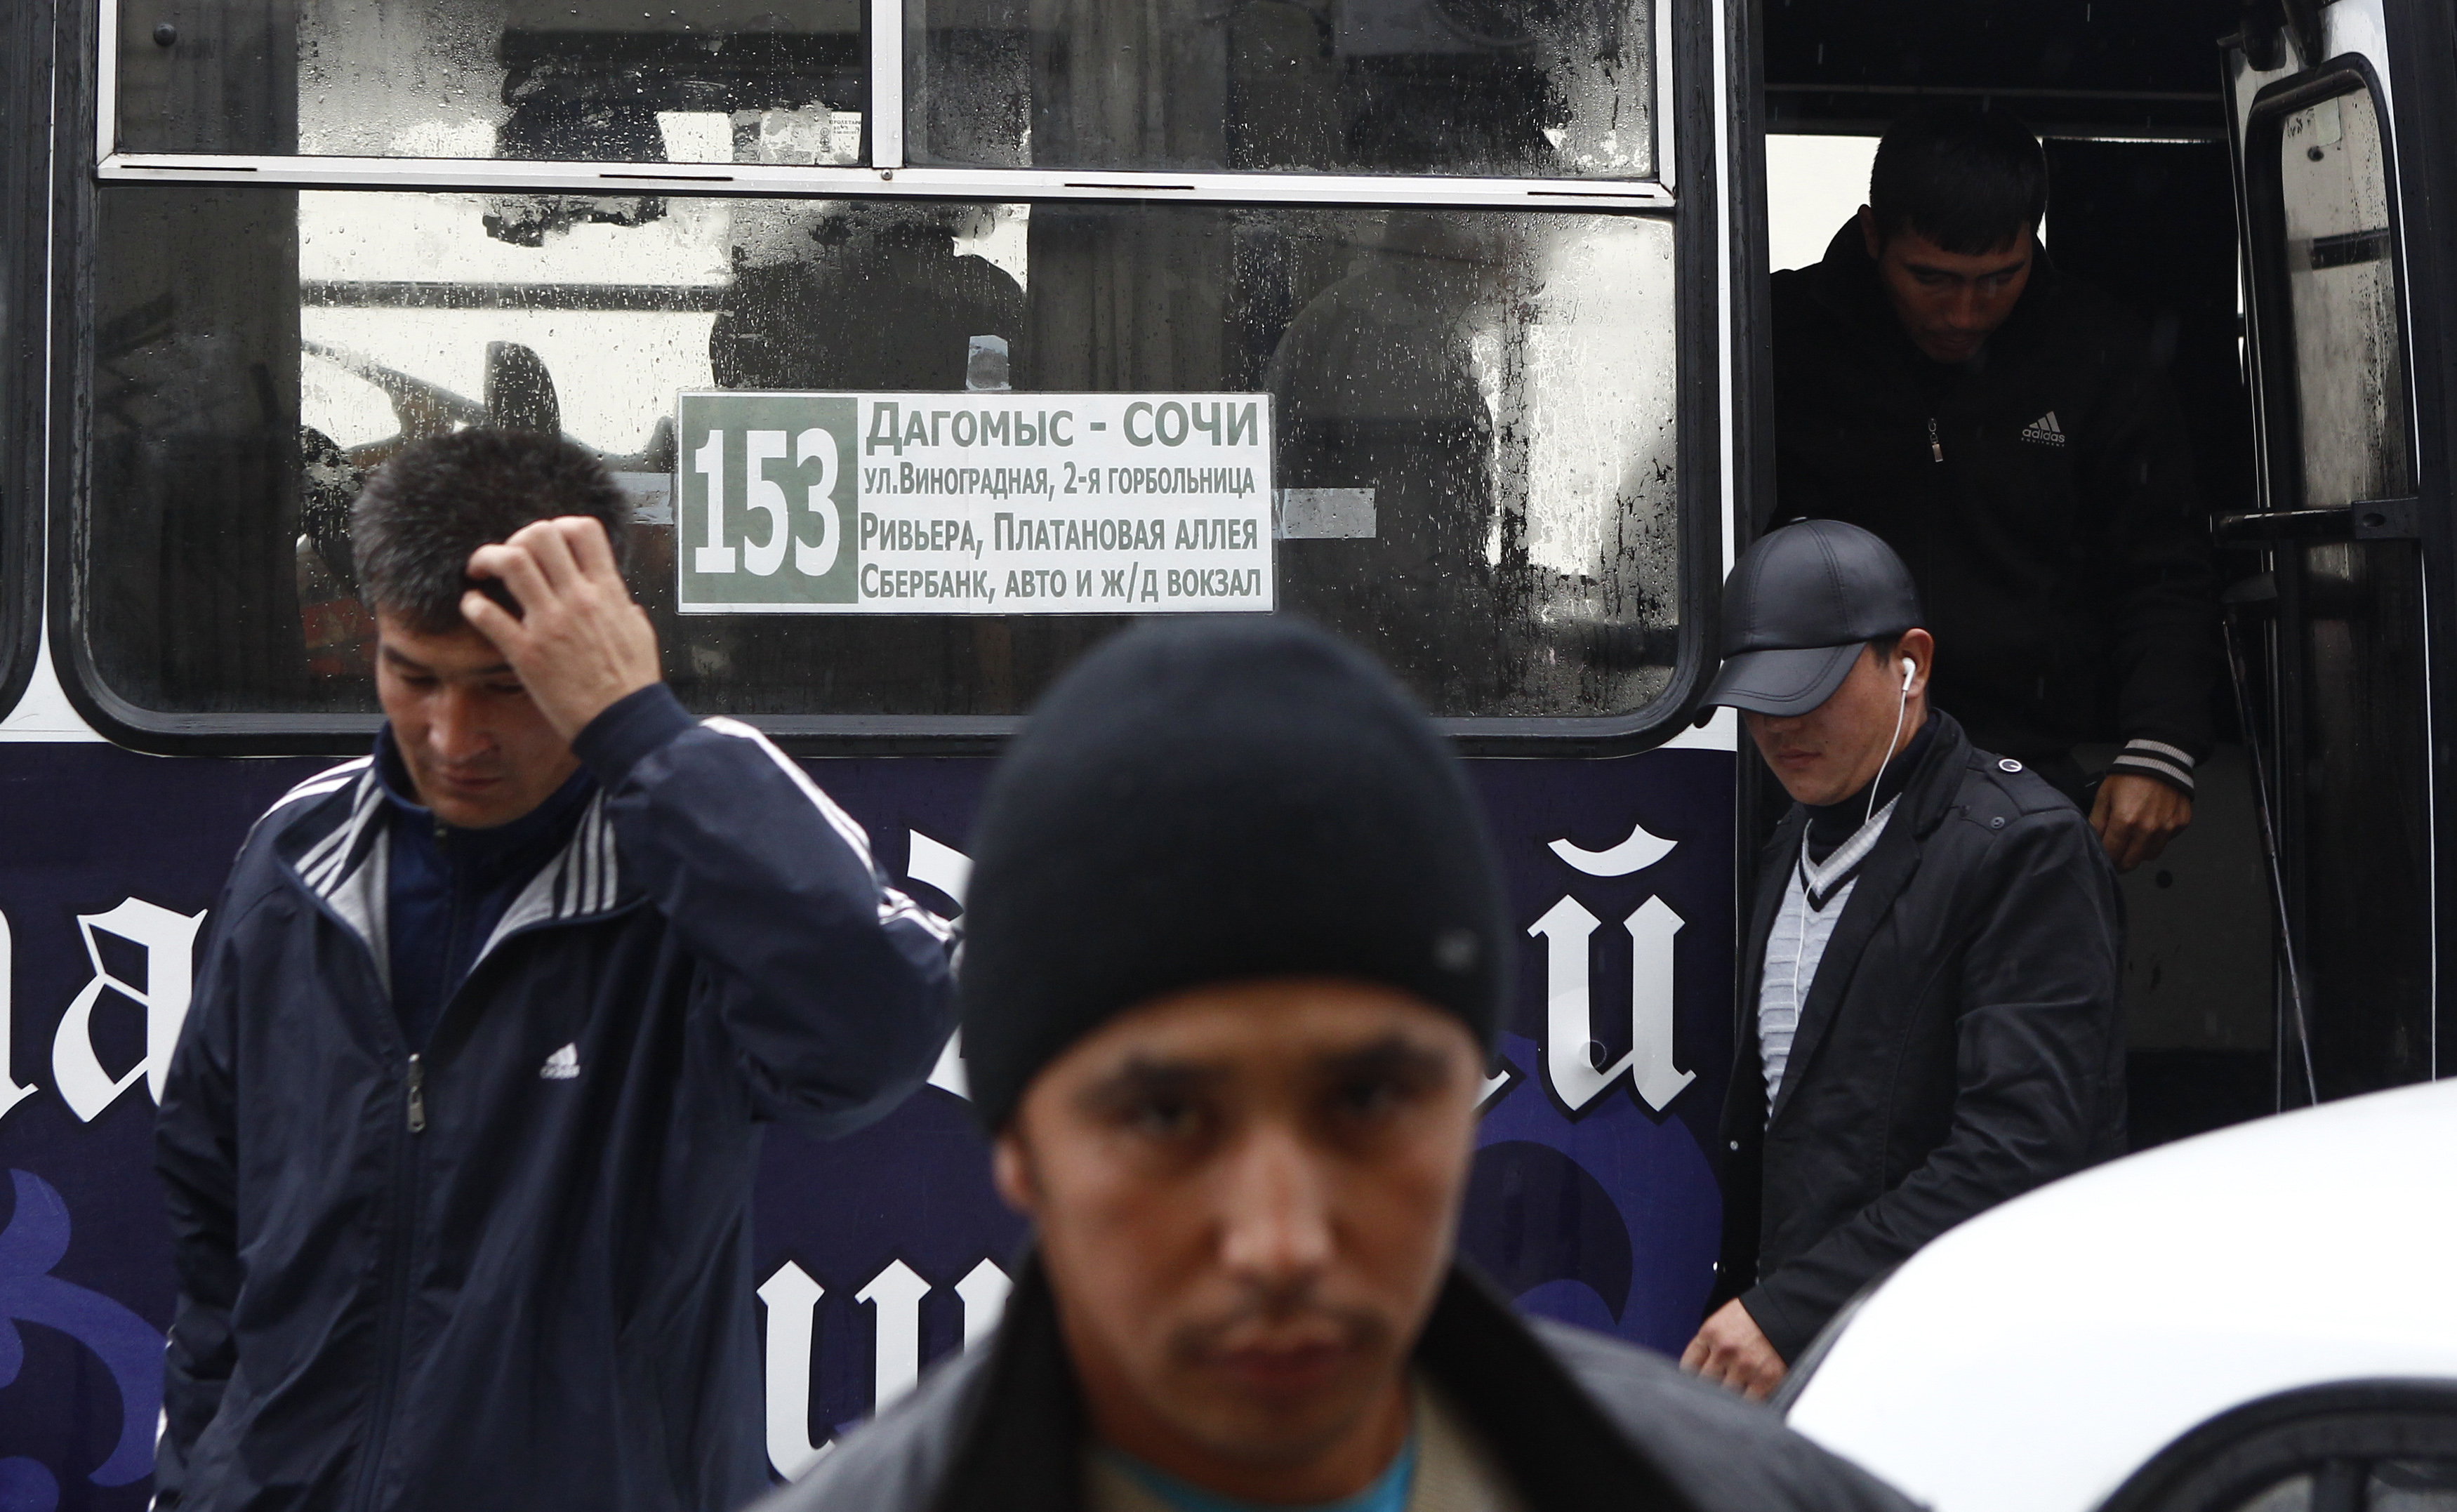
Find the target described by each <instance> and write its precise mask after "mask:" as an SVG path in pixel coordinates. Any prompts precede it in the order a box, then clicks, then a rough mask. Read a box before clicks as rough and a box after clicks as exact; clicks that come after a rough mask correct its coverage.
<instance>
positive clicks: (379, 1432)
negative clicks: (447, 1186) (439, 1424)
mask: <svg viewBox="0 0 2457 1512" xmlns="http://www.w3.org/2000/svg"><path fill="white" fill-rule="evenodd" d="M402 1111H403V1124H404V1125H405V1126H406V1127H407V1129H408V1134H407V1136H406V1137H404V1138H403V1140H402V1142H401V1153H400V1154H399V1156H398V1157H397V1158H396V1159H395V1160H394V1161H393V1203H394V1209H393V1211H394V1221H393V1234H392V1254H391V1257H390V1264H389V1265H388V1266H387V1268H386V1270H387V1273H388V1274H386V1276H385V1278H384V1281H385V1285H384V1292H385V1295H384V1311H383V1330H382V1335H381V1340H382V1342H381V1344H380V1345H379V1347H378V1349H377V1352H376V1354H377V1370H376V1399H375V1404H374V1411H373V1412H371V1413H370V1414H368V1419H367V1433H366V1439H365V1442H364V1447H363V1448H362V1450H361V1452H362V1453H363V1454H365V1456H366V1464H365V1468H363V1469H362V1470H361V1471H360V1473H359V1494H358V1497H357V1499H356V1504H357V1505H358V1506H359V1507H361V1508H368V1507H372V1506H374V1505H375V1504H376V1484H377V1481H379V1480H380V1479H381V1478H382V1474H383V1462H384V1450H385V1447H386V1442H387V1440H390V1438H391V1437H392V1412H393V1397H394V1394H395V1391H396V1389H397V1386H398V1377H400V1375H401V1356H402V1348H403V1338H402V1336H403V1334H404V1333H406V1332H407V1331H408V1327H409V1291H410V1287H409V1268H410V1262H411V1261H412V1260H413V1259H414V1258H415V1257H416V1254H417V1248H418V1246H417V1238H416V1234H417V1229H418V1144H417V1139H418V1136H419V1135H420V1134H423V1133H424V1132H425V1131H426V1063H425V1061H424V1060H423V1058H421V1057H420V1056H418V1055H415V1054H413V1055H411V1056H410V1058H409V1061H408V1064H407V1065H406V1066H405V1067H403V1073H402Z"/></svg>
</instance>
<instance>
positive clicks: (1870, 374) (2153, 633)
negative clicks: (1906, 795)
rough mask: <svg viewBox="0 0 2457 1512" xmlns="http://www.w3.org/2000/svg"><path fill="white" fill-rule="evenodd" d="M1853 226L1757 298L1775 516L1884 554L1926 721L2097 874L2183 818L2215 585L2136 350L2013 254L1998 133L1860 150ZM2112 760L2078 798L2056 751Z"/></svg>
mask: <svg viewBox="0 0 2457 1512" xmlns="http://www.w3.org/2000/svg"><path fill="white" fill-rule="evenodd" d="M2046 209H2047V165H2046V160H2045V158H2044V157H2043V156H2042V155H2041V154H2040V151H2039V146H2038V143H2037V142H2036V141H2035V140H2034V138H2033V137H2032V136H2031V135H2030V134H2029V133H2028V132H2027V131H2025V130H2024V129H2023V128H2022V127H2020V126H2019V125H2018V124H2017V123H2014V122H2013V121H2011V120H2009V119H2008V118H2006V117H2005V115H2004V114H2002V113H2001V112H1996V113H1991V114H1978V113H1974V112H1972V111H1969V110H1967V109H1962V108H1958V107H1949V108H1940V109H1931V110H1929V111H1925V112H1922V113H1920V114H1914V115H1912V116H1910V117H1907V118H1906V119H1905V120H1903V121H1902V122H1899V123H1897V124H1896V125H1895V126H1894V127H1893V129H1891V130H1890V131H1889V132H1888V133H1887V134H1886V137H1885V140H1884V142H1883V143H1882V144H1881V145H1880V146H1879V148H1878V151H1877V159H1876V166H1875V169H1874V171H1873V172H1872V173H1871V175H1870V179H1869V205H1867V206H1865V207H1863V208H1862V210H1861V211H1860V214H1859V217H1857V218H1856V219H1854V220H1853V221H1851V222H1849V223H1848V224H1846V225H1845V226H1844V227H1843V228H1842V230H1840V231H1839V232H1837V233H1836V234H1835V237H1834V239H1833V242H1832V244H1831V245H1829V246H1828V247H1827V252H1826V258H1825V260H1824V261H1822V262H1819V263H1817V264H1816V265H1815V266H1813V267H1807V268H1800V269H1795V270H1792V271H1789V272H1785V273H1778V274H1776V275H1775V276H1774V280H1773V301H1774V382H1775V416H1776V419H1775V424H1776V480H1777V481H1776V487H1777V490H1778V495H1779V499H1778V506H1777V515H1778V518H1780V519H1786V520H1797V519H1818V518H1825V519H1836V520H1848V521H1849V522H1851V523H1852V524H1854V525H1858V526H1862V527H1864V528H1868V529H1869V530H1872V531H1874V532H1875V533H1876V534H1877V535H1878V536H1879V537H1881V538H1883V539H1884V540H1885V542H1886V543H1887V544H1888V545H1889V546H1891V547H1892V548H1893V549H1895V551H1896V552H1898V553H1900V555H1901V556H1902V558H1903V560H1904V561H1905V562H1906V563H1908V564H1909V565H1910V570H1911V573H1912V575H1913V576H1914V577H1915V578H1917V579H1918V582H1919V587H1920V592H1921V594H1922V596H1923V597H1924V598H1925V600H1926V601H1927V606H1928V612H1929V628H1930V629H1931V630H1933V631H1934V632H1936V636H1937V644H1938V652H1937V667H1936V697H1937V702H1938V703H1939V704H1940V705H1941V706H1942V707H1945V708H1948V709H1951V710H1952V711H1953V712H1954V714H1955V715H1956V716H1957V717H1959V718H1960V719H1961V720H1962V721H1963V723H1964V724H1965V725H1966V726H1967V727H1968V728H1969V729H1970V731H1971V735H1972V739H1973V740H1975V741H1977V742H1978V743H1979V744H1980V745H1981V746H1982V747H1984V748H1986V749H1988V750H1991V751H1995V752H1998V753H2000V754H2003V755H2006V756H2013V757H2015V758H2017V759H2019V760H2021V761H2022V762H2024V763H2025V764H2026V765H2028V766H2030V767H2031V768H2032V769H2034V770H2035V771H2037V772H2038V773H2039V774H2040V775H2041V776H2043V777H2048V778H2049V779H2050V780H2051V781H2053V782H2054V783H2055V785H2056V786H2057V787H2058V788H2059V789H2060V790H2062V791H2063V792H2064V793H2065V794H2066V795H2067V796H2068V797H2072V798H2074V799H2075V802H2076V803H2078V804H2080V805H2081V806H2082V808H2083V810H2084V812H2085V813H2087V814H2088V815H2089V816H2090V819H2091V823H2092V827H2093V828H2094V829H2095V830H2096V831H2097V833H2098V835H2099V837H2100V839H2101V840H2102V842H2103V843H2104V844H2105V845H2106V847H2107V851H2108V855H2109V857H2110V859H2111V860H2114V861H2115V862H2116V866H2117V867H2118V868H2119V869H2122V870H2130V869H2132V868H2133V867H2134V866H2137V865H2138V864H2140V863H2141V862H2142V861H2145V860H2150V859H2151V858H2152V857H2154V856H2156V855H2157V854H2158V851H2159V850H2160V848H2161V847H2163V846H2164V845H2165V844H2166V842H2167V840H2168V839H2170V838H2172V837H2173V836H2174V835H2175V834H2176V833H2177V832H2178V831H2179V830H2181V829H2182V828H2183V827H2184V826H2185V825H2186V824H2187V823H2189V822H2190V821H2191V818H2192V793H2193V767H2194V764H2195V763H2196V762H2198V761H2199V760H2200V759H2201V758H2202V757H2204V756H2207V755H2208V752H2209V744H2210V738H2211V735H2210V723H2209V703H2210V694H2211V691H2212V687H2213V679H2214V677H2215V675H2216V669H2217V623H2218V608H2217V602H2218V601H2217V596H2216V594H2217V578H2216V571H2215V569H2214V567H2213V565H2212V561H2211V554H2210V548H2209V543H2208V539H2207V534H2206V531H2205V530H2204V528H2203V526H2202V523H2201V520H2200V509H2201V502H2200V500H2199V496H2198V494H2197V492H2196V489H2195V484H2194V480H2193V466H2192V457H2191V454H2190V451H2189V449H2188V447H2187V445H2186V442H2185V437H2184V431H2183V425H2182V420H2181V417H2180V415H2179V413H2178V409H2177V407H2176V404H2175V400H2174V398H2173V397H2172V396H2171V395H2170V393H2169V392H2168V388H2167V383H2166V381H2165V378H2164V376H2163V375H2162V373H2161V371H2160V363H2159V362H2158V359H2157V358H2156V357H2155V356H2154V354H2153V352H2152V348H2151V342H2150V340H2149V337H2148V333H2147V332H2146V331H2145V330H2144V329H2143V328H2142V327H2141V325H2140V324H2139V323H2138V322H2137V321H2135V320H2133V319H2132V318H2131V317H2130V316H2128V315H2127V314H2125V313H2124V312H2123V311H2122V310H2121V309H2119V308H2118V307H2117V306H2116V304H2115V303H2114V301H2112V300H2109V299H2108V298H2107V297H2106V296H2104V295H2102V294H2100V293H2099V292H2098V291H2096V289H2093V288H2091V287H2089V286H2088V285H2086V284H2084V283H2082V282H2080V281H2079V280H2075V279H2073V278H2070V277H2068V276H2066V275H2064V274H2063V273H2061V272H2059V271H2058V270H2057V268H2056V266H2055V264H2054V262H2053V261H2051V260H2050V259H2049V257H2048V255H2047V253H2046V252H2045V251H2044V250H2043V249H2042V248H2041V247H2040V246H2039V244H2038V242H2037V241H2036V239H2035V237H2034V233H2035V232H2036V230H2037V228H2038V226H2039V223H2040V217H2042V215H2044V214H2045V212H2046ZM2099 740H2108V741H2114V742H2117V743H2119V744H2120V746H2121V749H2120V751H2119V753H2118V755H2117V756H2116V759H2115V762H2114V764H2113V765H2112V766H2111V768H2110V769H2109V771H2108V773H2107V776H2106V777H2105V779H2104V780H2103V781H2102V782H2101V783H2100V784H2099V787H2098V789H2097V792H2096V794H2095V795H2093V794H2091V793H2090V792H2088V790H2087V789H2086V787H2085V777H2084V774H2083V772H2082V770H2081V768H2080V767H2079V766H2078V765H2077V764H2076V763H2075V758H2074V756H2073V749H2074V747H2075V745H2077V744H2082V743H2086V742H2091V741H2099Z"/></svg>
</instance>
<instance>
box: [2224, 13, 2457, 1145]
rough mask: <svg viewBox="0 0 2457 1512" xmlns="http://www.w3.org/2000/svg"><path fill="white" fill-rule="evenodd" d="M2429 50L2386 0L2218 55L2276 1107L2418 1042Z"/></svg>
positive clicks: (2434, 368)
mask: <svg viewBox="0 0 2457 1512" xmlns="http://www.w3.org/2000/svg"><path fill="white" fill-rule="evenodd" d="M2449 57H2450V47H2449V35H2448V20H2447V16H2446V15H2445V14H2434V13H2431V11H2430V8H2428V7H2424V6H2410V7H2409V6H2401V5H2398V4H2394V3H2388V0H2338V3H2337V4H2335V5H2330V6H2326V7H2320V8H2316V7H2312V6H2309V5H2301V4H2294V3H2288V4H2286V5H2285V6H2284V7H2283V8H2282V10H2279V11H2277V12H2275V13H2273V14H2270V15H2266V16H2263V15H2261V14H2259V13H2254V14H2252V15H2250V16H2248V18H2247V24H2246V27H2245V30H2244V31H2243V32H2242V33H2240V35H2239V36H2237V37H2235V38H2232V39H2230V40H2229V42H2228V44H2227V45H2226V48H2225V52H2224V75H2225V80H2226V86H2227V93H2228V105H2229V107H2230V110H2229V115H2230V125H2231V135H2232V141H2233V143H2234V148H2235V163H2236V173H2237V182H2238V189H2239V201H2238V202H2239V205H2240V217H2241V232H2242V248H2243V279H2244V289H2245V337H2246V351H2247V359H2248V367H2249V370H2250V375H2251V378H2252V381H2253V390H2254V397H2255V409H2256V415H2257V422H2258V435H2259V451H2258V456H2259V474H2258V477H2259V484H2258V502H2257V507H2253V504H2252V501H2246V502H2245V503H2244V504H2242V505H2239V506H2237V508H2238V509H2240V510H2241V511H2242V512H2240V513H2230V512H2222V513H2221V516H2220V520H2219V522H2218V528H2219V534H2220V540H2221V542H2222V543H2224V544H2227V545H2230V546H2233V547H2236V548H2240V549H2241V550H2242V551H2243V552H2251V553H2258V555H2257V561H2258V570H2256V571H2254V572H2253V574H2252V575H2250V576H2248V577H2246V578H2245V579H2244V580H2243V581H2241V582H2240V583H2239V584H2238V585H2237V587H2236V588H2235V589H2234V590H2232V591H2231V592H2230V594H2229V607H2228V630H2229V634H2230V643H2231V644H2230V650H2231V652H2235V653H2236V657H2237V668H2238V674H2239V683H2240V687H2242V691H2243V692H2244V694H2246V702H2247V705H2248V714H2247V723H2248V725H2249V726H2250V730H2249V732H2248V733H2250V734H2251V735H2253V736H2254V737H2255V739H2256V740H2257V743H2258V749H2259V750H2260V751H2261V753H2262V755H2264V756H2266V758H2267V759H2266V760H2265V762H2264V763H2263V765H2264V766H2265V768H2266V771H2265V773H2264V777H2265V788H2266V792H2265V797H2266V799H2267V803H2268V808H2269V818H2270V819H2271V822H2272V828H2273V832H2274V835H2275V845H2274V854H2273V876H2274V878H2275V880H2276V883H2277V887H2278V898H2277V900H2276V901H2277V902H2278V904H2279V907H2280V912H2281V919H2282V921H2283V923H2284V929H2283V931H2282V935H2281V943H2282V946H2283V948H2282V949H2281V952H2280V961H2281V971H2280V973H2279V992H2278V997H2279V1014H2278V1025H2279V1041H2278V1058H2277V1063H2276V1064H2277V1067H2278V1072H2279V1082H2280V1086H2279V1095H2280V1103H2281V1106H2282V1107H2294V1106H2298V1105H2300V1104H2302V1103H2304V1102H2307V1101H2313V1100H2318V1099H2325V1098H2331V1097H2338V1096H2344V1095H2347V1094H2350V1093H2354V1092H2360V1091H2365V1090H2370V1089H2373V1088H2377V1087H2389V1086H2395V1085H2399V1084H2402V1083H2406V1082H2413V1081H2420V1080H2424V1079H2426V1078H2429V1077H2431V1076H2432V1075H2434V1074H2435V1073H2436V1068H2437V1067H2436V1061H2437V1057H2438V1054H2439V1053H2440V1052H2439V1051H2438V1047H2437V1041H2438V1035H2437V1025H2438V999H2439V973H2440V969H2441V967H2440V964H2439V960H2438V951H2437V937H2438V934H2439V923H2440V912H2441V909H2442V908H2444V907H2445V906H2446V902H2445V901H2444V900H2442V899H2441V898H2440V896H2439V891H2440V890H2439V888H2438V886H2437V882H2438V877H2439V874H2440V871H2441V869H2442V863H2441V860H2440V858H2441V857H2442V856H2444V855H2446V854H2447V839H2446V825H2447V818H2446V817H2445V814H2444V812H2443V811H2444V809H2445V807H2446V806H2445V804H2443V803H2442V802H2441V801H2440V796H2439V795H2438V794H2437V793H2436V792H2435V776H2436V769H2437V766H2438V753H2441V752H2445V751H2446V750H2447V730H2446V729H2445V725H2446V723H2447V716H2446V715H2444V714H2441V713H2438V712H2436V711H2435V709H2434V707H2433V700H2432V698H2431V692H2432V677H2433V671H2434V664H2435V660H2437V661H2439V663H2440V665H2443V666H2445V665H2447V662H2446V660H2445V656H2446V649H2447V609H2446V608H2445V607H2441V606H2443V605H2445V604H2446V602H2447V597H2448V591H2449V590H2448V587H2447V585H2448V582H2449V579H2448V574H2447V567H2448V561H2449V557H2448V550H2449V530H2448V526H2447V518H2448V511H2449V508H2450V485H2449V466H2450V460H2451V459H2450V454H2449V449H2448V445H2449V444H2448V440H2447V437H2448V428H2447V413H2446V412H2447V403H2448V399H2447V394H2446V393H2445V391H2444V385H2443V383H2442V382H2441V380H2440V377H2439V375H2440V373H2441V372H2442V370H2443V369H2444V367H2445V365H2446V363H2447V361H2448V358H2449V354H2450V351H2451V347H2450V345H2449V342H2448V340H2447V331H2446V330H2445V329H2444V328H2443V321H2444V317H2443V316H2442V315H2441V314H2440V312H2439V306H2440V305H2441V304H2443V303H2445V302H2446V300H2447V293H2448V285H2447V280H2446V276H2445V272H2444V266H2443V264H2444V258H2445V254H2443V252H2442V251H2441V250H2440V248H2441V246H2442V245H2443V244H2444V243H2445V242H2446V239H2447V235H2448V228H2447V227H2446V226H2445V225H2442V224H2441V223H2440V222H2441V220H2442V219H2444V218H2445V217H2446V216H2447V211H2446V210H2445V209H2442V208H2440V204H2441V200H2442V198H2443V197H2444V196H2445V193H2446V186H2445V185H2444V184H2441V183H2438V182H2435V181H2434V180H2435V179H2437V178H2438V177H2440V176H2445V174H2446V172H2447V170H2446V166H2445V165H2441V164H2432V163H2427V162H2425V161H2423V160H2422V159H2423V157H2424V155H2425V154H2424V153H2423V152H2422V151H2417V150H2414V149H2413V147H2412V146H2411V144H2415V143H2424V142H2429V143H2435V144H2436V143H2439V142H2443V141H2445V140H2447V135H2446V131H2445V121H2444V120H2440V119H2433V120H2429V121H2426V118H2425V117H2426V114H2429V115H2431V116H2434V117H2441V116H2445V114H2446V112H2447V93H2448V91H2449V89H2450V87H2451V86H2450V79H2449V77H2448V72H2449ZM2402 144H2406V145H2407V150H2405V151H2403V152H2402V151H2401V145H2402ZM2244 565H2245V566H2246V567H2248V568H2249V567H2251V566H2252V565H2253V563H2252V562H2251V561H2246V562H2245V563H2244Z"/></svg>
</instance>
